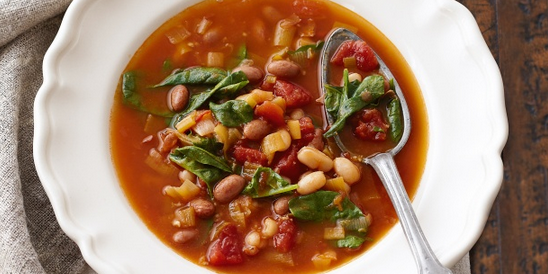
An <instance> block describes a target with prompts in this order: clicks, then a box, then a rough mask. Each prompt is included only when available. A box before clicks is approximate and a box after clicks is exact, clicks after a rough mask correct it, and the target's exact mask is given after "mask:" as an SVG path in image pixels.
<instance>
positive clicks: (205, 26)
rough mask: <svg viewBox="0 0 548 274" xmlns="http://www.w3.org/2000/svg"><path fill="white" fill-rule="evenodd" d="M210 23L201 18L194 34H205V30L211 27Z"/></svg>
mask: <svg viewBox="0 0 548 274" xmlns="http://www.w3.org/2000/svg"><path fill="white" fill-rule="evenodd" d="M211 23H212V22H211V21H210V20H208V19H207V18H205V17H204V18H202V21H200V23H198V25H197V26H196V33H198V34H200V35H201V34H204V33H205V32H206V30H207V29H208V28H209V26H211Z"/></svg>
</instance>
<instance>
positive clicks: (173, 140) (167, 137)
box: [158, 132, 179, 153]
mask: <svg viewBox="0 0 548 274" xmlns="http://www.w3.org/2000/svg"><path fill="white" fill-rule="evenodd" d="M159 139H160V143H159V144H158V151H160V152H162V153H166V152H168V151H170V150H171V149H172V148H174V147H175V146H176V145H177V142H178V141H179V138H178V137H177V135H175V133H173V132H170V133H167V134H163V133H161V134H159Z"/></svg>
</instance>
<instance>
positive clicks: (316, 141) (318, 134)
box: [308, 128, 325, 150]
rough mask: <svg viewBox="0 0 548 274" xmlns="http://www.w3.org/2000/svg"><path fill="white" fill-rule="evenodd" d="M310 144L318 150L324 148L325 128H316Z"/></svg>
mask: <svg viewBox="0 0 548 274" xmlns="http://www.w3.org/2000/svg"><path fill="white" fill-rule="evenodd" d="M308 145H309V146H311V147H313V148H316V149H317V150H323V148H324V145H325V144H324V142H323V129H321V128H316V129H314V138H312V141H310V143H309V144H308Z"/></svg>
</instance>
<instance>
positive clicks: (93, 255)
mask: <svg viewBox="0 0 548 274" xmlns="http://www.w3.org/2000/svg"><path fill="white" fill-rule="evenodd" d="M197 2H198V1H197V0H162V1H151V0H75V1H74V2H73V3H72V4H71V5H70V7H69V9H68V11H67V13H66V15H65V19H64V20H63V23H62V25H61V28H60V30H59V33H58V35H57V37H56V38H55V40H54V42H53V44H52V45H51V48H50V49H49V50H48V52H47V54H46V56H45V59H44V83H43V86H42V87H41V89H40V91H39V92H38V95H37V97H36V101H35V121H34V122H35V139H34V157H35V162H36V168H37V171H38V175H39V176H40V179H41V181H42V183H43V185H44V188H45V190H46V193H47V194H48V196H49V198H50V200H51V203H52V206H53V209H54V211H55V214H56V216H57V219H58V221H59V224H60V226H61V228H62V229H63V230H64V231H65V232H66V234H67V235H68V236H69V237H71V238H72V239H73V240H74V241H75V242H76V243H77V244H78V245H79V247H80V249H81V251H82V253H83V256H84V258H85V259H86V261H87V262H88V263H89V265H90V266H91V267H92V268H93V269H95V270H96V271H98V272H100V273H131V274H135V273H181V271H182V270H183V269H184V270H185V273H210V271H209V270H206V269H204V268H201V267H199V266H197V265H195V264H193V263H191V262H189V261H186V260H185V259H183V258H182V257H180V256H179V255H177V254H176V253H175V252H173V251H172V250H171V249H170V248H168V247H167V246H166V245H164V244H163V243H161V242H160V241H159V240H158V239H157V238H156V237H155V236H154V235H153V233H152V232H150V231H149V230H148V229H147V228H146V226H145V225H144V224H143V222H141V220H140V219H139V217H138V216H137V215H136V213H135V212H134V211H133V209H132V208H131V207H130V205H129V203H128V201H127V199H126V197H125V196H124V193H123V191H122V189H121V188H120V185H119V184H118V179H117V176H116V172H115V170H114V167H113V164H112V160H111V155H110V148H109V118H110V117H109V116H110V109H111V106H112V103H113V97H114V91H115V89H116V85H117V84H118V80H119V77H120V75H121V73H122V71H123V69H124V67H125V66H126V65H127V63H128V61H129V60H130V58H131V56H132V55H133V53H134V52H135V51H136V50H137V48H138V47H139V46H140V45H141V44H142V42H143V41H144V40H145V39H146V38H147V37H148V36H149V35H150V34H151V33H152V32H153V31H154V30H155V29H156V28H158V27H159V26H160V25H161V24H162V23H164V22H165V21H166V20H167V19H169V18H170V17H172V16H173V15H175V14H176V13H178V12H179V11H181V10H183V9H184V8H186V7H188V6H190V5H192V4H195V3H197ZM335 2H338V3H341V4H342V5H344V6H346V7H348V8H349V9H351V10H353V11H354V12H356V13H358V14H360V15H362V16H363V17H364V18H366V19H367V20H369V21H370V22H371V23H373V25H375V26H376V27H377V28H378V29H380V30H381V31H382V32H383V33H384V34H385V35H386V36H387V37H388V38H389V39H390V40H391V41H392V42H393V43H394V44H395V45H396V47H397V48H398V49H399V50H400V52H401V53H402V54H403V56H404V57H405V59H406V60H407V62H408V63H409V65H410V66H411V69H412V70H413V72H414V73H415V76H416V78H417V80H418V82H419V85H420V87H421V89H422V92H423V95H424V99H425V102H426V107H427V113H428V120H429V148H428V154H427V163H426V168H425V171H424V174H423V176H422V180H421V184H420V187H419V189H418V191H417V194H416V197H415V199H414V202H413V206H414V208H415V210H416V213H417V216H418V218H419V220H420V222H421V224H422V227H423V230H424V233H425V235H426V237H427V238H428V240H429V241H430V243H431V245H432V248H433V250H434V251H435V253H436V254H437V255H438V257H439V259H440V261H441V262H442V263H444V264H445V265H448V266H451V265H453V264H455V263H456V262H457V261H458V260H459V259H460V258H461V257H462V256H463V255H465V254H466V252H467V251H469V249H470V248H471V247H472V246H473V244H474V243H475V242H476V240H477V239H478V237H479V235H480V234H481V231H482V229H483V227H484V225H485V221H486V219H487V216H488V213H489V210H490V208H491V206H492V202H493V200H494V199H495V197H496V195H497V193H498V190H499V188H500V185H501V182H502V161H501V157H500V153H501V151H502V148H503V146H504V144H505V142H506V138H507V135H508V125H507V118H506V112H505V105H504V94H503V87H502V80H501V76H500V72H499V70H498V67H497V65H496V63H495V61H494V59H493V57H492V56H491V53H490V51H489V50H488V48H487V46H486V44H485V41H484V40H483V38H482V35H481V33H480V31H479V29H478V26H477V24H476V22H475V20H474V18H473V17H472V15H471V14H470V13H469V11H468V10H467V9H466V8H464V7H463V6H461V5H460V4H459V3H457V2H456V1H453V0H418V1H408V0H382V1H378V0H337V1H335ZM415 269H416V268H415V264H414V261H413V257H412V255H411V253H410V251H409V247H408V246H407V243H406V241H405V238H404V235H403V232H402V230H401V228H400V227H399V225H396V226H394V228H393V229H392V230H391V231H390V232H389V233H388V234H387V235H386V236H385V237H384V239H382V241H380V243H378V244H377V245H375V246H374V247H373V248H372V249H371V250H369V251H367V252H366V253H364V254H363V255H362V256H360V257H359V258H358V259H356V260H353V261H352V262H351V263H349V264H346V265H344V266H342V267H340V268H337V269H335V270H333V271H332V272H331V273H341V274H342V273H345V274H346V273H359V272H362V271H364V270H367V272H368V273H416V270H415Z"/></svg>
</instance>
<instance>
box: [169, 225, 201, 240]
mask: <svg viewBox="0 0 548 274" xmlns="http://www.w3.org/2000/svg"><path fill="white" fill-rule="evenodd" d="M197 235H198V230H197V229H194V228H192V229H182V230H179V231H177V232H175V234H173V241H174V242H176V243H180V244H183V243H186V242H188V241H190V240H192V239H193V238H194V237H196V236H197Z"/></svg>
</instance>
